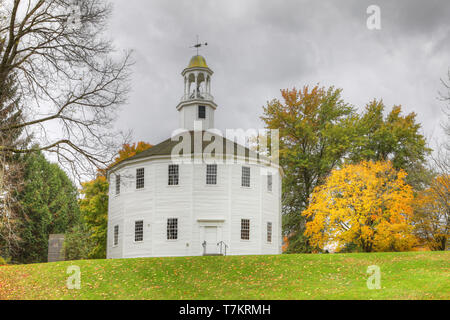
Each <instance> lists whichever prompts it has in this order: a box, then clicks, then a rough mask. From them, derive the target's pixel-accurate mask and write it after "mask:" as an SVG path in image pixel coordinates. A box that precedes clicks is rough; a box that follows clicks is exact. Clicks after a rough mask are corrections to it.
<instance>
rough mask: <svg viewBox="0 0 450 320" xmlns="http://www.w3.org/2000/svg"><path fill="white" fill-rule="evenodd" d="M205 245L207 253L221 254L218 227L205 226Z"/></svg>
mask: <svg viewBox="0 0 450 320" xmlns="http://www.w3.org/2000/svg"><path fill="white" fill-rule="evenodd" d="M204 228H205V229H204V233H203V237H204V241H205V242H204V243H205V253H206V254H215V253H220V252H219V251H220V250H219V245H218V243H219V241H220V239H219V233H218V228H217V226H205V227H204Z"/></svg>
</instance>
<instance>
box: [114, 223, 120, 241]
mask: <svg viewBox="0 0 450 320" xmlns="http://www.w3.org/2000/svg"><path fill="white" fill-rule="evenodd" d="M118 244H119V226H118V225H115V226H114V245H115V246H117V245H118Z"/></svg>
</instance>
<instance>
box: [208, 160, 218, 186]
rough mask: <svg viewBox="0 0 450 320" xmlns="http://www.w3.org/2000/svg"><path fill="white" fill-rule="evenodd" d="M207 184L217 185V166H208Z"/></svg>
mask: <svg viewBox="0 0 450 320" xmlns="http://www.w3.org/2000/svg"><path fill="white" fill-rule="evenodd" d="M206 184H217V164H207V165H206Z"/></svg>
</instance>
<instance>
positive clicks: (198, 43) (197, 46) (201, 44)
mask: <svg viewBox="0 0 450 320" xmlns="http://www.w3.org/2000/svg"><path fill="white" fill-rule="evenodd" d="M198 41H199V40H198V35H197V44H195V45H193V46H192V47H190V48H196V49H197V55H198V48H201V47H202V46H207V45H208V42H205V43H200V42H198Z"/></svg>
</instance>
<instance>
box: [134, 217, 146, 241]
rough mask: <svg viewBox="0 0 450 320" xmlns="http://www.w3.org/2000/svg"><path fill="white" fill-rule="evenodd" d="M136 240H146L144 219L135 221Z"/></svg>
mask: <svg viewBox="0 0 450 320" xmlns="http://www.w3.org/2000/svg"><path fill="white" fill-rule="evenodd" d="M134 241H136V242H140V241H144V221H143V220H139V221H135V222H134Z"/></svg>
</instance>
